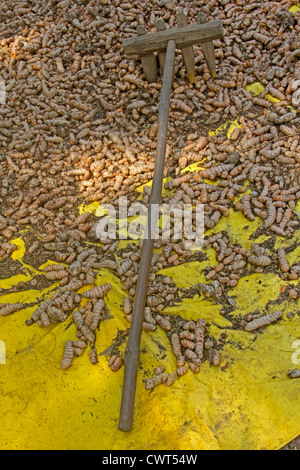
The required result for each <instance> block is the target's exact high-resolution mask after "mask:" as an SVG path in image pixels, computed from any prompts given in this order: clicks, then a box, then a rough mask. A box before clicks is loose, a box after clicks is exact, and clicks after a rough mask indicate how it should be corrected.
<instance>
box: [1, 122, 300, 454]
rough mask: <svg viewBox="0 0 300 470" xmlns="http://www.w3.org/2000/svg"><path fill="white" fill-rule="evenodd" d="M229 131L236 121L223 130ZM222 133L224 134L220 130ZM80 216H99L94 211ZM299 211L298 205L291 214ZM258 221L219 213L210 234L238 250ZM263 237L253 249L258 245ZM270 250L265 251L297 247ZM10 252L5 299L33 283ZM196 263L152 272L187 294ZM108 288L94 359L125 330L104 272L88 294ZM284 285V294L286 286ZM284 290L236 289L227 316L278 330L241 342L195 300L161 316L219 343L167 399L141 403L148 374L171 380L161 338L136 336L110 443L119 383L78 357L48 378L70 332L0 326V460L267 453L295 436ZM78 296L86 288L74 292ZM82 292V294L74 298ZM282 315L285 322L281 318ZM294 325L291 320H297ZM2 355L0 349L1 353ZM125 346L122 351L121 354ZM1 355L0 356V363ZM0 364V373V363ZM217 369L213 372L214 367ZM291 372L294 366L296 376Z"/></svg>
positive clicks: (260, 279)
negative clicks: (108, 453) (134, 367)
mask: <svg viewBox="0 0 300 470" xmlns="http://www.w3.org/2000/svg"><path fill="white" fill-rule="evenodd" d="M234 125H239V124H238V121H236V122H235V123H233V126H234ZM231 130H232V128H231ZM83 210H91V211H97V210H98V212H99V209H98V208H97V204H96V205H95V204H94V205H93V206H90V207H88V208H84V207H82V208H81V211H83ZM296 210H297V211H298V212H299V211H300V204H298V206H297V209H296ZM259 226H261V221H260V220H259V219H256V220H255V222H253V223H249V221H248V220H247V219H245V218H244V216H243V215H242V214H241V213H237V212H235V211H233V210H231V211H230V216H229V218H224V217H223V218H222V219H221V220H220V222H219V223H218V225H217V226H216V227H215V229H214V232H216V231H220V230H226V231H227V232H228V234H229V237H230V239H231V241H232V243H240V244H241V245H242V246H243V247H245V248H250V247H251V244H252V243H253V241H252V240H250V236H251V234H252V233H253V232H254V231H255V230H256V229H257V228H258V227H259ZM266 238H268V237H267V236H263V237H260V238H259V239H258V240H255V241H256V242H258V243H259V242H262V241H264V240H265V239H266ZM299 238H300V234H299V233H298V234H296V235H295V236H294V237H293V239H290V240H284V239H281V238H278V241H277V246H289V245H292V244H293V243H295V241H296V240H298V241H299ZM12 243H15V244H17V246H18V250H17V251H15V252H14V253H13V255H12V257H13V258H14V259H15V260H19V261H20V262H21V263H22V264H23V270H24V274H21V275H19V276H15V277H13V278H10V279H5V280H0V287H1V288H4V289H8V288H10V287H12V286H13V285H17V284H18V283H19V282H21V281H23V282H26V281H28V280H30V279H33V278H34V277H35V276H36V275H38V274H41V269H42V268H43V266H41V267H40V269H39V270H36V269H34V268H32V267H31V266H28V265H26V264H25V263H24V261H23V257H24V254H25V244H24V241H23V235H22V234H21V236H20V238H19V239H17V240H14V241H12ZM299 245H300V244H299V243H298V247H297V248H296V249H295V250H294V251H293V252H291V253H289V255H288V259H289V262H290V263H295V262H296V261H297V260H299V254H300V249H299ZM207 254H208V258H209V263H210V265H211V266H214V265H216V264H217V261H216V259H215V254H214V251H213V250H211V249H210V250H208V251H207ZM206 265H207V261H205V262H193V263H188V264H184V265H181V266H177V267H172V268H168V269H165V270H163V271H162V273H165V274H166V275H168V276H171V277H172V278H173V279H174V281H175V282H176V283H177V285H178V286H179V287H186V288H189V287H191V286H193V285H195V284H196V283H198V282H205V276H204V274H203V269H204V267H205V266H206ZM105 282H111V283H112V284H113V289H112V290H111V291H110V292H109V294H108V296H107V306H108V308H109V311H110V314H111V315H112V317H113V318H111V319H110V320H106V321H104V322H103V323H102V324H101V328H100V332H99V333H98V335H97V350H98V352H102V351H105V350H106V349H107V348H108V347H109V346H110V345H111V344H112V342H113V340H114V338H115V337H116V335H117V333H118V331H119V330H124V329H126V328H128V322H127V321H126V319H125V318H124V314H123V312H122V310H121V305H122V302H123V299H124V297H125V293H124V292H123V291H122V289H121V283H120V281H119V279H118V278H117V277H116V276H115V275H114V274H112V273H111V272H110V271H108V270H106V269H102V270H101V271H100V272H99V274H98V277H97V284H103V283H105ZM290 283H291V282H290ZM285 285H287V282H284V281H283V280H281V279H280V277H279V276H278V275H276V274H270V273H269V274H253V275H251V276H247V277H244V278H242V279H241V280H240V281H239V282H238V284H237V286H236V287H235V288H234V289H231V290H230V291H229V293H228V295H229V296H231V297H232V298H233V299H234V300H235V301H236V303H237V308H236V310H235V312H234V313H235V314H236V315H244V314H246V313H250V312H252V311H254V310H256V309H258V310H260V311H264V309H265V308H266V306H267V304H268V311H275V310H278V309H279V308H280V309H282V310H283V312H284V314H283V319H282V320H280V321H279V322H278V323H277V324H276V325H270V326H269V327H267V328H266V329H265V330H264V331H263V333H258V334H253V333H247V332H245V331H241V330H233V329H231V326H232V325H231V323H230V322H229V321H228V320H226V319H225V318H224V317H223V316H221V315H220V310H221V308H222V306H221V305H219V304H214V303H212V302H210V301H209V300H207V299H203V296H202V297H199V296H195V298H194V299H184V300H183V302H182V303H180V304H178V305H177V306H175V307H173V308H169V309H167V310H166V311H165V312H164V313H166V314H177V315H181V316H182V317H183V318H185V319H189V320H196V319H198V318H200V317H202V318H205V319H206V320H207V322H208V323H209V325H210V330H209V331H210V333H211V334H212V335H214V336H215V337H216V338H218V337H219V336H220V335H221V334H222V333H224V332H226V334H227V335H228V338H227V343H226V346H225V347H224V350H223V351H222V362H221V366H220V367H219V368H214V367H212V368H210V367H209V365H208V363H204V364H203V365H202V366H201V370H200V373H199V374H193V373H192V372H191V371H189V372H188V373H187V374H186V375H185V376H184V377H181V378H180V379H178V380H177V382H175V384H174V385H173V386H172V387H167V386H166V385H161V386H159V387H157V388H156V389H155V390H154V391H152V392H149V391H146V390H145V388H144V385H143V379H145V378H148V377H149V376H150V375H151V374H152V371H153V369H154V368H155V367H156V366H157V365H158V364H164V365H165V367H166V370H167V372H172V371H174V370H175V369H176V361H175V357H174V355H173V354H172V351H171V348H170V344H169V341H168V339H167V337H166V334H165V332H164V331H163V330H161V329H158V330H157V331H155V332H150V333H149V332H143V335H142V344H141V351H142V352H141V365H140V370H139V374H138V381H137V393H136V409H135V419H134V430H133V431H132V432H130V433H125V434H124V433H122V432H120V431H118V417H119V411H120V402H121V393H122V384H123V371H124V369H123V368H122V369H121V370H120V371H119V372H117V373H113V372H111V370H110V369H109V367H108V359H107V357H106V356H105V355H103V356H100V357H99V364H98V365H97V366H92V365H91V364H90V361H89V358H88V355H87V354H85V355H84V356H82V357H80V358H76V359H75V360H74V362H73V366H72V368H70V369H68V370H67V371H62V370H61V369H60V361H61V359H62V353H63V347H64V343H65V342H66V341H67V340H68V339H75V333H76V330H75V326H74V325H71V327H70V328H68V329H67V328H66V327H67V325H68V324H69V323H70V322H69V321H66V322H65V323H64V324H57V325H54V326H51V327H50V328H49V329H47V330H44V329H41V328H39V327H38V325H36V324H35V325H33V326H31V327H27V326H26V325H25V320H27V319H28V318H30V316H31V314H32V312H33V311H34V309H35V308H36V307H31V308H27V309H26V310H25V309H24V310H22V311H20V312H17V313H16V314H14V315H12V316H10V317H6V318H1V317H0V340H1V343H0V359H1V357H2V362H4V361H3V356H4V350H3V347H4V345H5V348H6V364H1V363H0V390H1V409H0V422H1V427H0V449H100V450H114V449H122V450H125V449H146V450H152V449H158V450H194V449H195V450H197V449H250V450H251V449H278V448H280V447H281V446H283V445H284V444H286V443H287V442H289V441H290V440H292V439H293V438H294V437H296V436H297V435H299V434H300V393H299V392H300V381H299V380H291V379H289V378H288V377H287V371H288V370H289V369H293V368H295V367H297V366H296V365H294V364H293V361H292V359H294V362H295V359H296V360H297V359H298V358H299V362H300V346H299V343H298V348H299V355H297V350H296V347H297V343H296V341H297V340H299V339H300V315H299V311H300V308H299V307H300V305H299V300H298V301H292V300H290V301H287V300H286V301H284V302H283V303H281V304H280V305H278V302H276V300H277V299H278V297H279V295H280V292H281V288H282V287H283V286H285ZM57 288H58V284H54V285H53V286H52V287H51V288H49V289H46V290H45V291H36V290H34V289H33V290H29V291H25V292H19V293H17V294H10V295H4V296H2V297H0V303H4V302H24V303H26V304H30V303H32V302H38V301H41V300H42V299H44V298H47V297H49V296H51V295H52V293H53V291H54V290H55V289H57ZM85 289H86V288H85ZM85 289H83V290H85ZM288 312H294V313H295V315H294V316H293V317H292V318H288V317H287V313H288ZM297 313H298V314H297ZM1 346H2V348H1ZM124 349H125V344H124V345H123V351H124ZM1 352H2V354H1ZM0 362H1V361H0ZM224 366H225V367H224ZM298 367H299V366H298Z"/></svg>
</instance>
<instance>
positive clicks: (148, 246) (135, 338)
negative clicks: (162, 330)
mask: <svg viewBox="0 0 300 470" xmlns="http://www.w3.org/2000/svg"><path fill="white" fill-rule="evenodd" d="M175 48H176V43H175V41H170V42H169V43H168V47H167V55H166V63H165V69H164V76H163V85H162V89H161V98H160V104H159V112H158V136H157V150H156V162H155V169H154V176H153V185H152V193H151V199H150V205H149V211H148V221H147V229H146V233H148V238H146V239H145V240H144V244H143V250H142V257H141V262H140V270H139V276H138V283H137V289H136V296H135V302H134V307H133V314H132V321H131V327H130V333H129V337H128V342H127V347H126V351H125V374H124V384H123V393H122V403H121V412H120V420H119V429H120V430H121V431H131V429H132V423H133V414H134V401H135V393H136V381H137V373H138V366H139V361H140V343H141V335H142V328H143V321H144V311H145V305H146V296H147V288H148V279H149V274H150V268H151V261H152V255H153V244H154V237H153V234H155V231H156V230H155V229H156V227H157V223H158V220H159V213H158V211H157V208H158V207H159V205H160V204H161V194H162V185H163V177H164V167H165V155H166V144H167V132H168V119H169V108H170V93H171V88H172V83H173V75H174V58H175ZM149 234H150V236H149ZM151 234H152V236H151Z"/></svg>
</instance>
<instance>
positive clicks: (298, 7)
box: [289, 3, 300, 13]
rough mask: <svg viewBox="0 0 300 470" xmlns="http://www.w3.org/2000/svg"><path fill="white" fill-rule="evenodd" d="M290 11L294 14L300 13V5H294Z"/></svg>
mask: <svg viewBox="0 0 300 470" xmlns="http://www.w3.org/2000/svg"><path fill="white" fill-rule="evenodd" d="M289 10H290V11H291V12H292V13H298V12H299V11H300V4H299V3H298V4H297V5H293V6H292V7H290V8H289Z"/></svg>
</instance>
